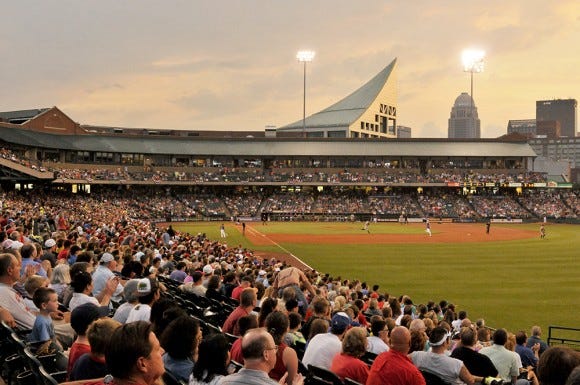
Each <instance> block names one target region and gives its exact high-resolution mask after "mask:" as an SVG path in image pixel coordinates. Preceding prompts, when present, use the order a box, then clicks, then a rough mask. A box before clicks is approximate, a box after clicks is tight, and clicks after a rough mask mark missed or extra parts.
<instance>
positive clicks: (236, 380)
mask: <svg viewBox="0 0 580 385" xmlns="http://www.w3.org/2000/svg"><path fill="white" fill-rule="evenodd" d="M277 353H278V346H276V344H275V343H274V338H272V335H270V333H268V331H267V330H266V329H264V328H259V329H250V330H249V331H248V332H247V333H246V334H244V337H243V338H242V354H243V356H244V367H243V368H242V369H240V371H239V372H237V373H235V374H231V375H229V376H226V377H224V378H223V379H222V381H221V382H220V384H221V385H247V384H256V385H280V384H279V383H278V382H276V381H274V380H273V379H271V378H270V377H268V373H269V372H270V370H272V369H273V368H274V366H275V365H276V359H277ZM282 378H283V379H284V380H285V378H286V375H284V377H282ZM282 382H283V381H282V380H280V383H282ZM284 383H285V382H284ZM303 383H304V379H303V378H302V375H300V374H298V376H296V378H295V379H294V382H293V384H292V385H303Z"/></svg>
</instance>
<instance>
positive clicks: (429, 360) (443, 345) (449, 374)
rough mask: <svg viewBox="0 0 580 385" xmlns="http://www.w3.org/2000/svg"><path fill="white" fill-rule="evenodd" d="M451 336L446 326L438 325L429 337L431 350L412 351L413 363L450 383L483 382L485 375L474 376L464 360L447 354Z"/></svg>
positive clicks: (471, 383)
mask: <svg viewBox="0 0 580 385" xmlns="http://www.w3.org/2000/svg"><path fill="white" fill-rule="evenodd" d="M449 337H450V335H449V333H448V332H447V330H446V329H445V328H443V327H440V326H438V327H436V328H435V329H433V331H432V332H431V336H430V337H429V344H430V345H431V351H429V352H423V351H418V352H413V353H411V354H410V355H409V357H410V358H411V360H412V361H413V364H415V366H416V367H417V368H418V369H419V370H420V371H425V372H428V373H431V374H434V375H436V376H438V377H440V378H441V379H442V380H443V381H445V382H447V383H448V384H456V383H458V381H462V382H464V383H466V384H467V385H473V383H475V382H482V381H483V377H481V376H473V375H472V374H471V373H470V372H469V370H468V369H467V368H466V367H465V365H464V364H463V362H461V361H460V360H458V359H456V358H452V357H449V356H447V355H446V354H445V353H446V351H447V348H448V347H449V343H450V342H449Z"/></svg>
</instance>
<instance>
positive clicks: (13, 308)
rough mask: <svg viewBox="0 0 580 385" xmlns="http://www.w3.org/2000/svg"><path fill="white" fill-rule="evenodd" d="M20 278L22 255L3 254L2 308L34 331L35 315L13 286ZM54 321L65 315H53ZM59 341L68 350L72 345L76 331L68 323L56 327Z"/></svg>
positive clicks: (0, 272)
mask: <svg viewBox="0 0 580 385" xmlns="http://www.w3.org/2000/svg"><path fill="white" fill-rule="evenodd" d="M19 278H20V255H19V254H18V255H14V254H8V253H3V254H0V306H1V307H2V308H3V309H6V310H7V311H8V312H10V314H11V316H12V318H13V319H14V321H15V323H16V324H17V325H18V326H19V327H22V328H24V329H32V326H33V325H34V321H35V320H36V316H35V314H33V313H32V312H31V311H30V310H29V309H28V308H27V307H26V305H25V304H24V302H23V301H22V298H21V297H20V295H18V293H17V292H16V291H15V290H14V289H13V287H12V286H13V285H14V284H15V283H16V282H17V281H18V279H19ZM51 317H52V318H53V319H55V317H56V318H58V319H62V318H63V314H62V313H59V312H53V313H51ZM54 329H55V334H56V336H57V339H58V341H59V342H60V344H61V345H62V346H63V348H67V347H69V346H70V345H71V344H72V341H73V336H74V331H73V330H72V328H71V327H70V324H68V323H59V324H56V325H55V326H54Z"/></svg>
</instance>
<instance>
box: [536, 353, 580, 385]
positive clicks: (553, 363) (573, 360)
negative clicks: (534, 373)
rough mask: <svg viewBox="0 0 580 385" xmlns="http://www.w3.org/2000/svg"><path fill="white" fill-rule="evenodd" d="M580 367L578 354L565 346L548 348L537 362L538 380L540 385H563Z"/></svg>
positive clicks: (579, 355) (579, 354)
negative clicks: (575, 369)
mask: <svg viewBox="0 0 580 385" xmlns="http://www.w3.org/2000/svg"><path fill="white" fill-rule="evenodd" d="M578 366H580V352H577V351H575V350H572V349H570V348H568V347H565V346H555V347H551V348H548V349H547V350H546V351H545V352H544V353H543V354H542V355H541V356H540V360H539V361H538V380H539V381H540V384H541V385H565V384H566V380H567V379H568V377H569V376H570V374H571V373H572V371H573V370H574V368H577V367H578Z"/></svg>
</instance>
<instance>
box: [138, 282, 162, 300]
mask: <svg viewBox="0 0 580 385" xmlns="http://www.w3.org/2000/svg"><path fill="white" fill-rule="evenodd" d="M158 287H159V286H158V285H157V281H156V280H154V279H151V278H142V279H139V280H138V282H137V296H138V297H143V296H146V295H149V294H151V293H152V292H154V291H155V290H157V288H158Z"/></svg>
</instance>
